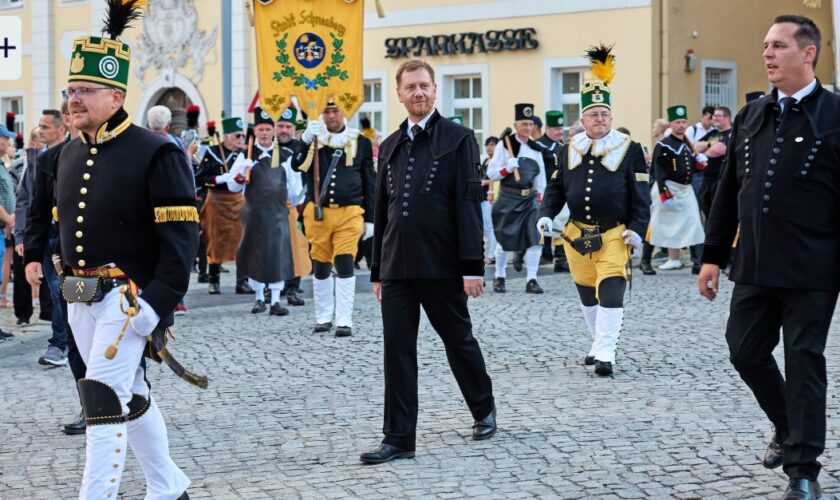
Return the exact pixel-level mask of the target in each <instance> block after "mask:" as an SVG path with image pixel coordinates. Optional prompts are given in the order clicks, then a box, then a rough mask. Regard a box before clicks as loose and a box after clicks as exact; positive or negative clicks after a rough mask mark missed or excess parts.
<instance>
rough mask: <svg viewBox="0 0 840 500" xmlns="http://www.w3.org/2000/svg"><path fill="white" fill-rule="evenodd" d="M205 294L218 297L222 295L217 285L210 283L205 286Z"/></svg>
mask: <svg viewBox="0 0 840 500" xmlns="http://www.w3.org/2000/svg"><path fill="white" fill-rule="evenodd" d="M207 293H209V294H210V295H219V294H220V293H222V290H221V288H219V284H218V283H210V284H209V285H207Z"/></svg>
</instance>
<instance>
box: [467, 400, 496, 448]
mask: <svg viewBox="0 0 840 500" xmlns="http://www.w3.org/2000/svg"><path fill="white" fill-rule="evenodd" d="M493 434H496V407H495V406H494V407H493V411H491V412H490V415H487V416H486V417H484V418H482V419H481V420H476V421H475V423H474V424H473V433H472V436H473V441H483V440H485V439H490V438H491V437H493Z"/></svg>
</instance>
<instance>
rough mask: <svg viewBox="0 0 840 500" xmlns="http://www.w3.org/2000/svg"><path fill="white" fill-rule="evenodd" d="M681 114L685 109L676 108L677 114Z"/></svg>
mask: <svg viewBox="0 0 840 500" xmlns="http://www.w3.org/2000/svg"><path fill="white" fill-rule="evenodd" d="M683 115H685V109H683V108H677V116H683Z"/></svg>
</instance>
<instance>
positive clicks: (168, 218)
mask: <svg viewBox="0 0 840 500" xmlns="http://www.w3.org/2000/svg"><path fill="white" fill-rule="evenodd" d="M164 222H198V210H196V209H195V207H191V206H188V205H187V206H180V207H155V223H156V224H161V223H164Z"/></svg>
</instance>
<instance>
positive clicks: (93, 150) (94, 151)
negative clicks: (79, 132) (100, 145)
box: [90, 148, 99, 155]
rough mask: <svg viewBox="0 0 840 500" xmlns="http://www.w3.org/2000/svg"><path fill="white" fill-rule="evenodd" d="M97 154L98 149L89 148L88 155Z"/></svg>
mask: <svg viewBox="0 0 840 500" xmlns="http://www.w3.org/2000/svg"><path fill="white" fill-rule="evenodd" d="M98 152H99V150H98V149H96V148H90V154H92V155H95V154H96V153H98Z"/></svg>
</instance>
